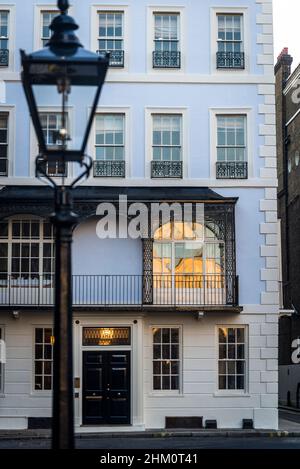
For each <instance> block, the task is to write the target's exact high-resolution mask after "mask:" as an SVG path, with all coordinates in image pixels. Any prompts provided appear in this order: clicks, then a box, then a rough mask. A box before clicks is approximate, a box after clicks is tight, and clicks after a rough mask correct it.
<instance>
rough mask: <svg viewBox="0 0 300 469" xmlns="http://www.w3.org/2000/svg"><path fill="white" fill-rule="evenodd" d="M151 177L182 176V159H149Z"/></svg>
mask: <svg viewBox="0 0 300 469" xmlns="http://www.w3.org/2000/svg"><path fill="white" fill-rule="evenodd" d="M151 177H152V178H182V161H151Z"/></svg>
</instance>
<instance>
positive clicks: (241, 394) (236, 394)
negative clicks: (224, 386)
mask: <svg viewBox="0 0 300 469" xmlns="http://www.w3.org/2000/svg"><path fill="white" fill-rule="evenodd" d="M213 396H214V397H251V394H249V393H248V392H234V391H216V392H214V394H213Z"/></svg>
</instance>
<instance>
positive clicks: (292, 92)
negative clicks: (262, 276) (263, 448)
mask: <svg viewBox="0 0 300 469" xmlns="http://www.w3.org/2000/svg"><path fill="white" fill-rule="evenodd" d="M292 62H293V58H292V57H291V56H290V55H289V53H288V49H287V48H284V49H283V50H282V52H281V54H280V55H279V57H278V60H277V64H276V66H275V77H276V131H277V166H278V216H279V219H280V223H281V245H282V288H281V292H282V295H281V303H282V304H281V306H282V307H283V308H284V309H285V310H286V309H287V310H291V311H294V313H293V314H292V315H289V316H287V315H285V316H283V317H281V319H280V327H279V336H280V346H279V365H280V380H279V382H280V386H279V388H280V392H279V399H280V401H281V402H282V403H283V404H287V405H292V406H296V407H300V365H299V362H300V360H299V359H298V358H297V357H296V352H295V351H296V350H297V349H298V347H299V344H298V342H299V337H300V314H299V313H300V289H299V284H300V242H299V240H300V184H299V182H300V65H298V67H297V68H296V69H295V70H294V71H293V73H291V65H292ZM293 354H294V355H293ZM293 356H294V358H293Z"/></svg>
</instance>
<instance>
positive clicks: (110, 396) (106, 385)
mask: <svg viewBox="0 0 300 469" xmlns="http://www.w3.org/2000/svg"><path fill="white" fill-rule="evenodd" d="M82 399H83V424H86V425H99V424H129V423H130V352H109V351H103V352H102V351H101V352H83V393H82Z"/></svg>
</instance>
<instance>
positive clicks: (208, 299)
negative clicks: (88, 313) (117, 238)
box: [0, 274, 238, 307]
mask: <svg viewBox="0 0 300 469" xmlns="http://www.w3.org/2000/svg"><path fill="white" fill-rule="evenodd" d="M54 280H55V279H54V276H51V275H32V276H29V275H28V276H27V277H26V276H23V277H17V276H16V275H5V274H1V277H0V306H13V307H14V306H52V305H53V304H54ZM145 287H146V288H147V292H149V287H150V288H151V290H152V295H151V301H149V297H148V296H147V301H145V300H144V296H145V295H144V289H145ZM72 289H73V305H74V306H127V305H129V306H134V305H135V306H142V305H143V304H147V305H149V304H151V305H154V306H155V305H157V306H177V305H179V306H180V305H182V306H197V307H198V306H199V307H201V306H237V305H238V279H237V277H233V276H231V275H221V274H214V275H213V274H212V275H200V274H199V275H198V274H196V275H182V274H179V275H73V281H72Z"/></svg>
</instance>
